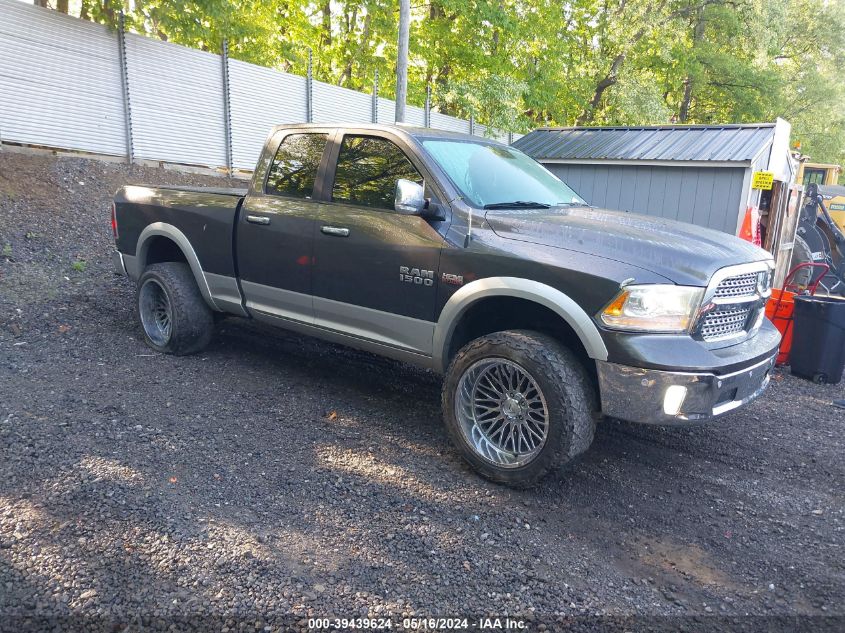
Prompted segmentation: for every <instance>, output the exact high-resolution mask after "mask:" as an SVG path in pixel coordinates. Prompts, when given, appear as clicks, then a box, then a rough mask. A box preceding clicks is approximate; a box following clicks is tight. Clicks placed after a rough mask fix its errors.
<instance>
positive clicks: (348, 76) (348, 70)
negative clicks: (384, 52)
mask: <svg viewBox="0 0 845 633" xmlns="http://www.w3.org/2000/svg"><path fill="white" fill-rule="evenodd" d="M371 15H372V14H371V13H370V12H369V11H368V12H367V15H366V16H365V17H364V28H363V29H361V39H360V40H359V41H358V46H357V47H356V49H355V52H354V53H353V54H352V55H350V56H349V59H347V60H346V66H345V67H344V69H343V72H342V73H341V74H340V79H339V80H338V82H337V85H338V86H343V85H345V84H347V83H350V82H351V81H352V65H353V64H354V63H355V62H356V61H359V58H360V57H361V53H363V52H364V48H365V47H366V46H367V40H369V39H370V16H371Z"/></svg>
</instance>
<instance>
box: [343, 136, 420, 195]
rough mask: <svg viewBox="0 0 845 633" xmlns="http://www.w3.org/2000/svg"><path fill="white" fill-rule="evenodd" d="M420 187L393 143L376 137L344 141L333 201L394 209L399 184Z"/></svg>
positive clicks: (412, 171)
mask: <svg viewBox="0 0 845 633" xmlns="http://www.w3.org/2000/svg"><path fill="white" fill-rule="evenodd" d="M400 178H404V179H406V180H411V181H413V182H416V183H418V184H420V185H422V184H423V178H422V176H420V174H419V172H418V171H417V170H416V169H415V168H414V166H413V165H412V164H411V161H410V160H408V157H407V156H405V154H404V153H403V152H402V150H401V149H399V148H398V147H397V146H396V145H395V144H394V143H392V142H390V141H388V140H387V139H384V138H378V137H375V136H351V135H346V136H344V137H343V143H342V144H341V146H340V155H339V156H338V159H337V171H336V172H335V177H334V188H333V189H332V200H334V201H336V202H346V203H348V204H355V205H360V206H364V207H373V208H376V209H391V210H392V209H393V201H394V199H395V196H396V181H398V180H399V179H400Z"/></svg>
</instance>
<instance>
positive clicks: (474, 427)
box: [455, 358, 549, 468]
mask: <svg viewBox="0 0 845 633" xmlns="http://www.w3.org/2000/svg"><path fill="white" fill-rule="evenodd" d="M455 417H456V418H457V420H458V425H459V427H460V429H461V434H462V435H463V437H464V439H465V440H466V442H467V443H468V444H469V445H470V447H472V449H473V450H474V451H475V452H476V454H477V455H479V456H480V457H482V458H483V459H484V460H486V461H488V462H490V463H492V464H495V465H496V466H499V467H502V468H518V467H520V466H525V465H526V464H527V463H529V462H530V461H532V460H533V459H534V458H535V457H537V455H538V454H539V453H540V451H541V450H542V449H543V446H544V445H545V444H546V439H547V438H548V435H549V410H548V407H547V405H546V398H545V396H544V395H543V392H542V390H541V389H540V386H539V385H538V384H537V381H536V380H534V377H533V376H531V374H529V373H528V371H526V370H525V369H524V368H523V367H521V366H520V365H517V364H516V363H514V362H512V361H509V360H507V359H505V358H485V359H482V360H479V361H476V362H475V363H473V364H472V365H471V366H470V367H469V368H468V369H467V370H466V371H465V372H464V374H463V375H462V376H461V379H460V381H459V382H458V389H457V393H456V397H455Z"/></svg>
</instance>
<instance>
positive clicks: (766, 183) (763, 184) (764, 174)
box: [751, 171, 775, 191]
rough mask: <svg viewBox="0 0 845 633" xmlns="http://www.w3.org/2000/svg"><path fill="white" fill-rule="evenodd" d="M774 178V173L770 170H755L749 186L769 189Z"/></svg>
mask: <svg viewBox="0 0 845 633" xmlns="http://www.w3.org/2000/svg"><path fill="white" fill-rule="evenodd" d="M774 179H775V173H774V172H772V171H755V172H754V177H753V178H752V179H751V188H752V189H763V190H765V191H769V190H770V189H771V188H772V181H773V180H774Z"/></svg>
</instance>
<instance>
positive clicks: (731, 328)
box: [698, 266, 772, 341]
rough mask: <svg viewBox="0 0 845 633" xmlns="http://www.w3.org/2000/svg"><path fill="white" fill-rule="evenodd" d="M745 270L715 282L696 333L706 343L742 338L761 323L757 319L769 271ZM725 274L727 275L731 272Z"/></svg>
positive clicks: (769, 279) (767, 294)
mask: <svg viewBox="0 0 845 633" xmlns="http://www.w3.org/2000/svg"><path fill="white" fill-rule="evenodd" d="M737 268H739V267H737ZM744 268H745V270H741V269H740V270H737V272H738V273H739V274H736V275H730V276H726V277H723V278H721V279H720V280H718V285H717V286H716V287H715V288H713V289H712V291H711V292H712V294H710V295H709V298H708V299H706V301H708V302H709V303H710V305H709V306H708V308H707V310H706V311H705V314H704V315H703V316H702V318H701V320H700V321H699V327H698V334H699V336H701V338H702V339H704V340H705V341H717V340H720V339H727V338H731V337H735V336H741V335H742V334H745V333H746V332H748V331H750V330H751V329H752V328H753V327H755V324H757V323H760V320H759V319H758V318H757V317H758V315H759V313H760V310H762V309H763V307H764V306H765V304H766V297H768V296H769V290H770V289H771V281H772V275H771V271H770V270H769V268H768V267H764V269H763V270H760V269H759V268H758V269H756V270H754V269H752V270H751V271H750V272H746V271H747V270H748V267H747V266H746V267H744ZM755 268H756V267H755ZM724 272H728V273H729V272H730V270H726V271H725V270H723V273H724ZM715 281H716V280H714V283H715ZM711 288H712V286H711Z"/></svg>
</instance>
